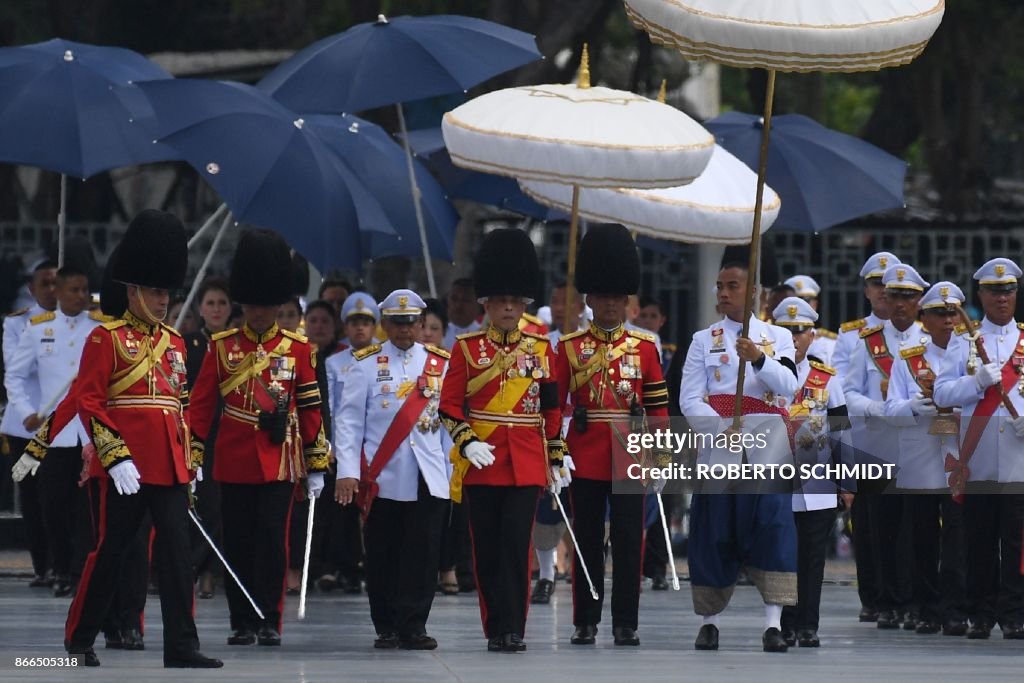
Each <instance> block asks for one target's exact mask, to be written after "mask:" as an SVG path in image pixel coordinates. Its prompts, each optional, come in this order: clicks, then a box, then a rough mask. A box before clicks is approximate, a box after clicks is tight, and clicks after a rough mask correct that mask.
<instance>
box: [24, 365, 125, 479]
mask: <svg viewBox="0 0 1024 683" xmlns="http://www.w3.org/2000/svg"><path fill="white" fill-rule="evenodd" d="M77 415H78V380H77V379H76V380H75V381H74V382H72V383H71V388H69V389H68V395H67V396H65V397H64V399H63V400H62V401H61V402H60V403H58V404H57V407H56V408H54V410H53V412H52V413H50V414H49V415H48V416H47V418H46V421H45V422H43V424H42V425H41V426H40V427H39V429H38V430H36V433H35V435H34V436H33V437H32V440H31V441H29V443H28V446H26V447H25V452H26V453H28V454H29V455H31V456H32V457H34V458H35V459H37V460H42V459H43V458H44V457H46V451H47V449H49V447H50V442H51V441H53V439H54V437H56V436H57V435H58V434H60V433H61V431H62V430H63V429H64V428H65V427H67V426H68V423H69V422H71V420H73V419H74V418H75V416H77ZM87 466H88V469H87V473H88V476H89V477H90V478H94V479H98V478H101V477H103V478H105V477H106V476H107V472H106V470H104V469H103V466H102V465H101V464H100V461H99V459H98V458H89V459H88V465H87Z"/></svg>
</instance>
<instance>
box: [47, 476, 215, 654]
mask: <svg viewBox="0 0 1024 683" xmlns="http://www.w3.org/2000/svg"><path fill="white" fill-rule="evenodd" d="M187 486H188V485H187V484H175V485H173V486H158V485H156V484H142V487H141V488H140V489H139V492H138V493H135V494H132V495H122V494H120V493H118V492H117V489H116V488H115V487H114V485H113V483H112V482H111V481H110V480H109V479H104V480H103V481H102V483H101V487H102V488H103V489H105V490H104V492H103V493H101V496H102V498H101V500H102V503H101V506H100V518H99V532H100V533H99V539H100V540H99V544H98V545H97V547H96V549H95V550H94V551H93V552H91V553H90V554H89V557H88V558H87V559H86V561H85V569H84V570H82V580H81V581H80V582H79V584H78V593H77V594H76V595H75V599H74V601H73V602H72V603H71V610H70V611H69V612H68V620H67V625H66V627H65V631H64V646H65V647H66V648H68V650H69V651H72V652H80V651H81V650H82V649H84V648H88V647H92V644H93V641H95V640H96V634H97V633H99V631H100V628H101V627H102V626H103V622H104V620H105V619H106V617H107V612H108V611H109V609H110V605H111V603H112V601H113V599H114V595H115V593H116V592H117V590H118V585H119V582H120V575H121V569H122V560H123V559H124V554H125V551H126V549H127V548H128V547H129V546H130V545H131V544H132V542H133V541H134V539H135V538H136V533H137V532H138V529H139V525H140V524H141V522H142V520H143V518H144V517H145V515H146V512H147V511H148V512H149V514H150V516H151V517H152V519H153V526H154V527H156V535H157V538H158V539H159V540H158V541H157V542H156V543H155V544H154V553H155V555H156V557H155V558H154V559H155V561H154V563H153V564H154V566H155V567H156V569H157V576H158V577H159V587H160V612H161V616H162V617H163V626H164V659H165V660H167V659H176V658H181V657H186V656H188V654H189V653H191V652H193V651H195V650H197V649H199V636H198V635H197V633H196V623H195V620H194V618H193V616H192V606H193V598H192V563H191V561H190V552H189V550H190V548H189V537H188V530H189V526H190V522H189V519H188V489H187Z"/></svg>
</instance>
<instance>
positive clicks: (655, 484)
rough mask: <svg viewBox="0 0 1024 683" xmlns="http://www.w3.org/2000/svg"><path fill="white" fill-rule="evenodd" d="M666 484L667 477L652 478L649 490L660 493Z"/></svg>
mask: <svg viewBox="0 0 1024 683" xmlns="http://www.w3.org/2000/svg"><path fill="white" fill-rule="evenodd" d="M666 486H668V479H653V480H652V481H651V490H652V491H654V493H655V494H656V495H660V494H661V492H662V491H664V490H665V487H666Z"/></svg>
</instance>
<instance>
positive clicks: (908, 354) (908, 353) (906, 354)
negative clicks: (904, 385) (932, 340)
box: [900, 346, 925, 360]
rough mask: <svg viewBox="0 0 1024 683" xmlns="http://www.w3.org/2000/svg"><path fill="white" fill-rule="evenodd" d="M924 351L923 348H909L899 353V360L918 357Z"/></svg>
mask: <svg viewBox="0 0 1024 683" xmlns="http://www.w3.org/2000/svg"><path fill="white" fill-rule="evenodd" d="M924 351H925V347H924V346H911V347H910V348H906V349H902V350H901V351H900V358H902V359H903V360H906V359H908V358H913V357H914V356H920V355H921V354H922V353H924Z"/></svg>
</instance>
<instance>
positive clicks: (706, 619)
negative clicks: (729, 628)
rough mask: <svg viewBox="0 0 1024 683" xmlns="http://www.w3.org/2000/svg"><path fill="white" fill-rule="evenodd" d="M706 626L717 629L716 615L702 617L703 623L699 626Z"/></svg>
mask: <svg viewBox="0 0 1024 683" xmlns="http://www.w3.org/2000/svg"><path fill="white" fill-rule="evenodd" d="M708 624H710V625H712V626H714V627H715V628H718V615H717V614H712V615H711V616H707V617H704V623H703V624H701V626H707V625H708Z"/></svg>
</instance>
